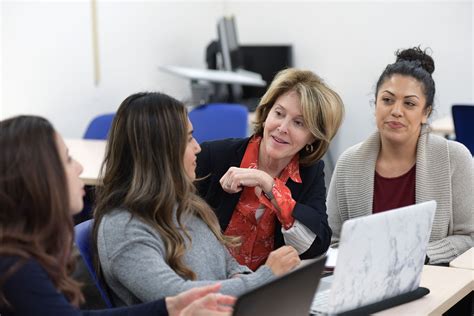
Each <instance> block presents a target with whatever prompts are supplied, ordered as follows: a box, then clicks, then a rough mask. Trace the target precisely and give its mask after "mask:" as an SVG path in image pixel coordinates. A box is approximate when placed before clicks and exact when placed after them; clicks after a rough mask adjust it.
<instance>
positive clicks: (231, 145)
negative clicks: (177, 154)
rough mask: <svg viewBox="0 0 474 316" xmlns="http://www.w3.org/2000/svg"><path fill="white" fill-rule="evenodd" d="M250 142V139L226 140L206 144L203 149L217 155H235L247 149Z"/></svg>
mask: <svg viewBox="0 0 474 316" xmlns="http://www.w3.org/2000/svg"><path fill="white" fill-rule="evenodd" d="M248 141H249V138H226V139H221V140H214V141H209V142H204V143H202V144H201V147H202V148H203V149H206V150H209V151H211V152H213V153H217V154H234V153H235V152H236V151H239V150H241V149H242V148H243V149H245V148H246V147H247V143H248Z"/></svg>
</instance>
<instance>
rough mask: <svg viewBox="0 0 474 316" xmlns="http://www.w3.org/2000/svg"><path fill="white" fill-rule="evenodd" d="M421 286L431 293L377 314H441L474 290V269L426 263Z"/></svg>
mask: <svg viewBox="0 0 474 316" xmlns="http://www.w3.org/2000/svg"><path fill="white" fill-rule="evenodd" d="M420 286H423V287H426V288H428V289H429V290H430V293H429V294H428V295H426V296H424V297H422V298H420V299H418V300H416V301H413V302H410V303H406V304H403V305H399V306H396V307H393V308H390V309H387V310H384V311H382V312H380V313H377V314H376V315H397V316H398V315H441V314H443V313H444V312H446V311H447V310H448V309H450V308H451V307H452V306H454V305H455V304H456V303H457V302H459V301H460V300H461V299H463V298H464V297H465V296H466V295H468V294H469V293H470V292H471V291H473V290H474V271H473V270H466V269H456V268H450V267H438V266H429V265H426V266H424V267H423V273H422V275H421V283H420Z"/></svg>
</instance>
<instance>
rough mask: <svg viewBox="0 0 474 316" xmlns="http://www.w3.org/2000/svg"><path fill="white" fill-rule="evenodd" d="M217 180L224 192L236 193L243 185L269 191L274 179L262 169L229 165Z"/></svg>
mask: <svg viewBox="0 0 474 316" xmlns="http://www.w3.org/2000/svg"><path fill="white" fill-rule="evenodd" d="M219 182H220V184H221V186H222V189H223V190H224V191H225V192H227V193H237V192H240V191H242V189H243V187H256V188H258V189H259V190H263V191H265V192H269V191H270V190H271V189H272V187H273V182H274V181H273V178H272V177H271V176H270V175H269V174H268V173H266V172H264V171H262V170H258V169H249V168H238V167H230V168H229V170H227V172H226V173H225V174H224V175H223V176H222V178H221V179H220V180H219ZM259 193H260V192H259Z"/></svg>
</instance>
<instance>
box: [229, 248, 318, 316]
mask: <svg viewBox="0 0 474 316" xmlns="http://www.w3.org/2000/svg"><path fill="white" fill-rule="evenodd" d="M305 261H306V262H304V264H302V265H301V267H298V268H297V269H296V270H294V271H292V272H290V273H288V274H285V275H283V276H281V277H279V278H277V279H275V280H272V281H270V282H269V283H266V284H264V285H262V286H260V287H258V288H255V289H253V290H251V291H249V292H247V293H245V294H243V295H242V296H240V297H239V298H238V299H237V302H236V303H235V305H234V313H233V315H234V316H254V315H272V316H288V315H291V316H300V315H301V316H303V315H304V316H308V315H309V309H310V306H311V302H312V301H313V297H314V293H315V292H316V289H317V287H318V283H319V280H320V278H321V275H322V272H323V270H324V263H325V262H326V257H321V258H318V259H313V260H305Z"/></svg>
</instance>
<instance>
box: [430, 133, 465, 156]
mask: <svg viewBox="0 0 474 316" xmlns="http://www.w3.org/2000/svg"><path fill="white" fill-rule="evenodd" d="M427 139H428V140H429V141H428V142H427V144H428V146H429V150H430V151H432V152H433V153H439V152H440V151H441V150H443V149H444V150H446V149H447V151H448V155H449V159H450V160H462V161H471V162H472V155H471V152H470V151H469V149H468V148H467V147H466V146H465V145H464V144H462V143H460V142H457V141H454V140H448V139H446V138H444V137H441V136H438V135H434V134H431V133H430V134H429V137H428V138H427Z"/></svg>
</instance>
